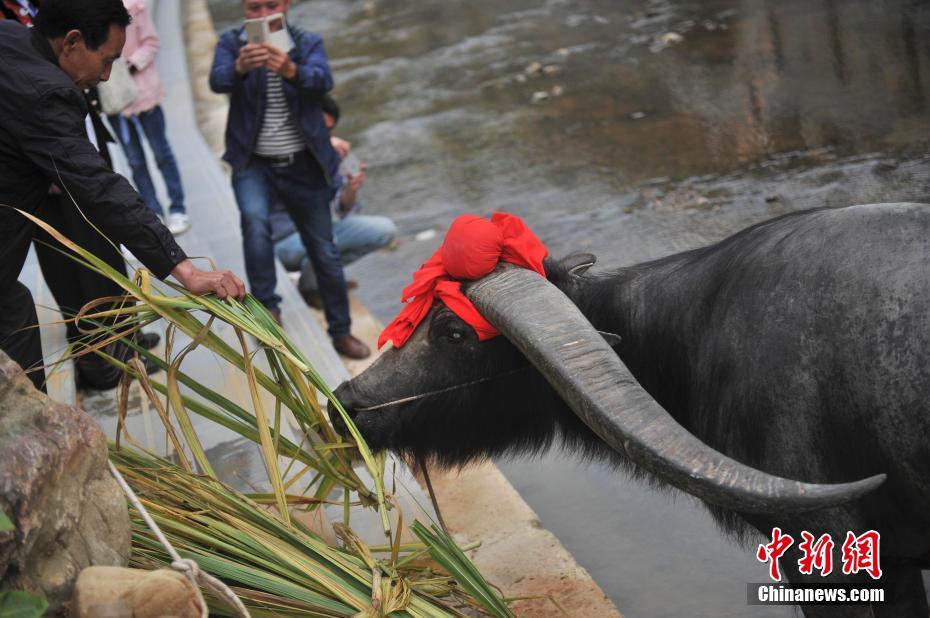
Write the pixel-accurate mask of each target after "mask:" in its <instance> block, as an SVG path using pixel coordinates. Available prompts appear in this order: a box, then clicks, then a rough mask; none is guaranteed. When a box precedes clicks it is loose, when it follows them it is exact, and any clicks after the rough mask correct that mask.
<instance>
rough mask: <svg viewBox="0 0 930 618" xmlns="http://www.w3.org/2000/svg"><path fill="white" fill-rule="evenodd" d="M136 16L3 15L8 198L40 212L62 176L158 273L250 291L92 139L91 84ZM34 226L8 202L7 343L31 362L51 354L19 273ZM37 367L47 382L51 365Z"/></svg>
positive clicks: (1, 95)
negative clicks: (205, 266) (26, 21)
mask: <svg viewBox="0 0 930 618" xmlns="http://www.w3.org/2000/svg"><path fill="white" fill-rule="evenodd" d="M128 23H129V14H128V13H127V12H126V9H125V8H124V7H123V3H122V0H45V1H44V2H43V3H42V9H41V11H40V12H39V14H38V15H37V16H36V18H35V20H34V25H35V27H34V28H32V29H29V28H26V27H24V26H22V25H21V24H18V23H13V22H11V21H10V20H6V21H2V22H0V204H4V205H7V206H12V207H15V208H18V209H20V210H23V211H25V212H28V213H30V214H36V213H38V212H39V209H40V207H41V206H42V204H43V203H45V202H46V195H47V193H48V190H49V187H50V186H51V185H52V184H57V185H59V186H61V187H63V188H66V189H67V190H68V191H69V192H70V193H71V194H72V195H73V197H74V199H75V200H76V202H77V205H78V206H79V207H80V208H81V209H82V211H83V212H84V214H85V215H86V216H87V218H88V219H89V220H90V221H91V222H92V223H94V224H95V225H96V226H97V227H99V228H100V229H101V230H102V231H103V233H104V234H106V235H107V236H108V237H110V238H111V239H112V240H114V241H116V242H120V243H122V244H124V245H126V246H127V247H128V248H129V249H130V250H131V251H132V252H133V253H134V254H135V255H136V256H137V257H138V258H139V259H140V260H142V262H143V263H144V264H145V265H146V266H147V267H148V268H149V269H150V270H151V271H152V273H153V274H154V275H155V276H157V277H159V278H165V277H167V276H168V275H169V274H170V275H173V276H174V277H175V278H176V279H177V280H178V281H180V282H181V283H182V284H183V285H184V286H186V287H187V288H188V289H189V290H191V291H192V292H194V293H197V294H203V293H211V292H212V293H216V294H217V295H218V296H220V297H221V298H225V297H226V296H230V295H231V296H242V295H243V294H244V292H245V289H244V286H243V284H242V282H241V281H240V280H239V279H238V278H237V277H236V276H235V275H233V274H232V273H230V272H228V271H220V272H206V271H202V270H200V269H198V268H196V267H195V266H194V265H193V264H192V263H191V261H190V260H189V259H187V257H186V255H185V254H184V252H183V251H182V250H181V248H180V247H179V246H178V245H177V243H175V241H174V238H173V237H172V236H171V233H170V232H168V230H167V229H166V228H165V227H164V226H163V225H162V224H161V223H160V222H159V221H158V219H157V218H156V217H155V215H154V214H152V212H151V211H150V210H149V209H148V208H146V207H145V204H144V203H143V201H142V198H141V197H140V196H139V194H138V193H136V192H135V190H133V188H132V187H131V186H130V184H129V183H128V182H127V181H126V179H125V178H123V177H122V176H120V175H118V174H115V173H113V172H112V171H111V170H110V169H109V168H107V166H106V164H105V163H104V161H103V159H102V158H101V156H100V153H99V152H98V151H97V150H96V149H95V148H94V146H93V145H92V144H91V143H90V141H89V140H88V139H87V134H86V132H85V128H84V127H85V125H84V119H85V117H86V116H87V113H88V109H87V103H86V100H85V98H84V94H83V90H85V89H87V88H91V87H93V86H96V85H97V84H98V83H99V82H100V81H102V80H106V79H107V78H108V77H109V74H110V67H111V65H112V63H113V61H114V60H115V59H116V58H117V57H119V54H120V51H121V50H122V47H123V43H124V42H125V38H126V33H125V29H126V25H127V24H128ZM34 232H35V225H34V224H32V223H31V222H29V221H28V220H27V219H26V218H25V217H23V216H22V215H21V214H19V213H17V212H16V211H15V210H13V209H12V208H0V290H3V294H2V295H0V349H3V350H4V351H5V352H6V353H7V354H8V355H9V356H10V357H11V358H13V359H14V360H16V361H17V362H18V363H19V364H20V365H22V366H23V367H24V368H35V367H40V366H41V364H42V350H41V343H40V340H39V333H38V329H36V328H31V327H32V326H35V324H36V314H35V307H34V306H33V303H32V296H31V294H30V293H29V290H28V289H27V288H26V287H25V286H24V285H22V284H21V283H19V282H18V281H17V277H18V276H19V272H20V271H21V269H22V266H23V263H24V262H25V259H26V254H27V252H28V250H29V243H30V241H31V240H32V236H33V234H34ZM30 377H31V378H32V380H33V382H34V383H36V385H37V386H40V387H41V384H42V382H43V381H44V375H43V372H42V371H35V372H33V373H31V374H30Z"/></svg>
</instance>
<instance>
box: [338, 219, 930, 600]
mask: <svg viewBox="0 0 930 618" xmlns="http://www.w3.org/2000/svg"><path fill="white" fill-rule="evenodd" d="M591 263H593V260H590V259H585V258H583V257H582V258H580V259H579V258H578V257H577V256H576V257H571V258H567V259H565V260H562V261H556V260H553V259H547V261H546V264H545V265H546V273H547V277H546V278H543V277H541V276H539V275H537V274H536V273H534V272H531V271H528V270H525V269H520V268H515V267H498V269H497V270H496V271H495V272H493V273H492V274H490V275H488V276H486V277H484V278H483V279H481V280H479V281H476V282H471V283H468V284H466V294H467V296H468V298H469V299H470V300H471V301H472V302H473V303H474V304H475V306H476V307H477V308H478V309H479V310H480V311H481V313H482V315H484V316H485V318H487V319H488V320H489V321H490V322H491V323H493V324H494V325H495V326H497V328H499V329H500V331H501V332H502V333H503V334H504V335H505V337H497V338H494V339H490V340H487V341H479V339H478V338H477V337H476V335H475V333H474V331H472V329H471V328H470V327H469V326H467V325H466V324H465V323H464V322H463V321H462V320H461V319H459V318H458V317H457V316H456V315H455V314H453V313H452V312H451V311H450V310H449V309H448V308H447V307H445V306H443V305H442V304H438V303H437V304H436V305H434V306H433V308H432V309H431V310H430V313H429V315H428V316H427V318H426V320H425V321H424V322H423V323H421V324H420V326H419V328H418V329H417V330H416V332H415V333H414V334H413V336H412V337H411V338H410V340H409V341H407V343H406V344H405V345H404V346H403V347H401V348H399V349H391V350H388V351H387V352H386V353H385V354H384V355H383V356H382V357H381V358H380V359H379V360H378V361H377V362H376V363H375V364H374V365H373V366H372V367H371V368H370V369H368V370H367V371H366V372H364V373H363V374H361V375H360V376H358V377H357V378H355V379H353V380H351V381H349V382H346V383H344V384H343V385H341V386H340V387H339V388H338V389H337V390H336V396H337V398H338V399H339V400H340V401H341V402H342V404H343V405H344V406H345V408H346V410H347V411H348V413H349V414H350V416H351V417H352V418H353V420H354V422H355V423H356V425H357V426H358V428H359V429H360V431H361V433H362V435H363V436H364V437H365V439H366V440H367V441H368V443H369V444H370V445H371V446H372V447H373V448H375V449H384V448H386V449H391V450H393V451H396V452H398V453H400V454H402V455H405V456H417V457H425V458H427V459H428V460H431V461H433V462H436V463H437V464H440V465H444V466H451V465H459V464H464V463H467V462H469V461H471V460H474V459H475V458H480V457H488V456H497V455H502V454H514V453H534V452H538V451H540V450H541V449H544V448H547V447H549V446H550V445H551V444H552V443H553V442H554V441H556V439H557V438H558V439H559V440H560V441H561V442H562V444H563V446H564V448H565V449H567V450H568V451H571V452H576V453H578V454H579V455H580V456H582V457H589V458H602V459H604V460H607V461H609V462H611V463H614V464H617V465H619V466H623V467H624V468H626V469H628V470H630V471H631V472H632V473H633V474H634V475H637V476H642V477H645V478H646V479H648V480H650V481H651V482H653V483H654V484H655V485H657V486H663V485H666V486H667V485H671V486H674V487H677V488H679V489H681V490H683V491H685V492H688V493H690V494H692V495H694V496H697V497H698V498H700V499H701V500H703V501H704V502H705V503H706V504H707V506H708V508H709V509H710V511H711V513H712V515H713V517H714V518H715V519H716V521H717V522H718V523H719V524H720V525H721V526H722V527H723V528H724V529H725V530H727V531H729V532H730V533H732V534H733V535H734V536H735V537H736V538H739V539H743V540H747V539H753V540H755V541H758V540H759V537H758V533H757V532H755V531H760V532H762V533H763V534H764V535H765V536H766V537H769V536H770V535H771V532H772V529H773V528H774V527H775V526H778V527H780V528H781V530H782V531H783V532H785V533H788V534H790V535H791V536H793V537H794V538H795V539H797V542H800V540H801V532H802V531H805V530H806V531H809V532H811V533H814V534H815V535H817V536H819V535H821V534H823V533H829V534H831V535H832V538H833V539H834V540H835V541H836V548H837V551H839V548H840V545H841V544H842V542H843V540H844V539H845V537H846V533H847V532H848V531H852V532H855V533H856V534H860V533H863V532H865V531H867V530H877V531H879V532H880V533H881V545H880V550H881V555H880V558H881V566H882V569H883V572H884V576H883V578H882V580H881V581H882V582H883V583H885V584H890V585H887V586H886V587H887V588H888V590H889V593H890V595H891V596H892V599H891V602H889V603H885V604H875V605H874V606H864V605H857V606H851V605H847V606H842V607H838V606H817V605H806V606H804V607H803V610H804V613H805V615H807V616H873V615H874V616H895V617H902V616H920V617H921V618H926V617H927V615H928V606H927V600H926V594H925V592H924V588H923V583H922V579H921V572H920V569H921V568H925V567H926V566H927V563H928V559H930V480H928V479H927V473H928V472H930V205H925V204H872V205H865V206H852V207H848V208H842V209H824V210H815V211H809V212H804V213H796V214H791V215H787V216H783V217H779V218H776V219H773V220H770V221H766V222H764V223H761V224H758V225H755V226H753V227H750V228H748V229H746V230H743V231H742V232H739V233H737V234H735V235H733V236H731V237H729V238H727V239H725V240H723V241H721V242H719V243H716V244H714V245H710V246H707V247H704V248H700V249H696V250H693V251H688V252H685V253H681V254H677V255H673V256H670V257H666V258H663V259H659V260H655V261H652V262H648V263H645V264H640V265H636V266H632V267H629V268H621V269H619V270H613V271H610V272H597V273H592V272H590V271H587V268H588V266H589V265H590V264H591ZM547 279H548V280H547ZM330 412H331V417H332V418H333V420H334V423H335V424H336V426H337V427H339V428H341V430H344V429H345V428H344V425H342V422H341V421H340V418H339V415H338V414H335V413H334V412H333V410H332V409H331V411H330ZM883 475H887V477H885V476H883ZM788 479H800V480H803V481H804V482H803V483H802V482H798V481H792V480H788ZM883 481H884V482H883ZM789 556H790V554H786V557H785V558H784V559H783V560H782V561H781V568H782V572H784V573H785V574H786V575H787V577H788V579H789V580H791V581H795V582H801V581H810V579H809V578H808V577H806V576H804V575H801V574H800V573H799V572H798V565H797V560H796V558H797V556H792V557H790V558H789ZM836 562H837V566H836V568H834V570H833V573H832V574H831V575H829V576H827V577H821V576H819V574H817V573H816V572H815V575H814V577H813V580H814V581H816V582H818V583H825V582H845V583H850V582H862V581H869V578H868V576H867V575H866V574H865V573H859V574H857V575H850V576H844V575H843V574H842V572H841V569H840V568H839V560H838V559H837V560H836ZM757 580H758V578H757Z"/></svg>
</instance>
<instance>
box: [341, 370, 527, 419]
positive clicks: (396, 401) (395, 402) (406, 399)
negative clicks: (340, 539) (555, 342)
mask: <svg viewBox="0 0 930 618" xmlns="http://www.w3.org/2000/svg"><path fill="white" fill-rule="evenodd" d="M530 368H532V365H526V366H525V367H517V368H516V369H511V370H509V371H504V372H502V373H497V374H494V375H493V376H488V377H486V378H479V379H477V380H472V381H471V382H465V383H464V384H456V385H455V386H449V387H447V388H440V389H439V390H435V391H429V392H427V393H421V394H419V395H412V396H410V397H404V398H403V399H394V400H393V401H387V402H385V403H379V404H378V405H376V406H368V407H367V408H355V409H354V410H355V411H356V412H371V411H372V410H380V409H381V408H386V407H388V406H396V405H398V404H401V403H407V402H409V401H417V400H418V399H423V398H424V397H433V396H435V395H441V394H443V393H449V392H451V391H457V390H459V389H463V388H468V387H469V386H474V385H475V384H481V383H482V382H490V381H491V380H497V379H499V378H505V377H507V376H509V375H513V374H515V373H519V372H521V371H525V370H527V369H530Z"/></svg>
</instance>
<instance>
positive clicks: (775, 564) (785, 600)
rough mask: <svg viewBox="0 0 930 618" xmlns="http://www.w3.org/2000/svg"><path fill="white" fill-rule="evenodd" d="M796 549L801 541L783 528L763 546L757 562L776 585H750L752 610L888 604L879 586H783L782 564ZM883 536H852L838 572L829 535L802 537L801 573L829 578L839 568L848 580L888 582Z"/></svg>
mask: <svg viewBox="0 0 930 618" xmlns="http://www.w3.org/2000/svg"><path fill="white" fill-rule="evenodd" d="M793 546H795V539H794V537H792V536H791V535H789V534H785V533H783V532H782V531H781V528H773V529H772V537H771V541H770V542H768V543H765V544H761V545H759V547H758V549H757V550H756V559H757V560H758V561H759V562H761V563H763V564H768V567H769V573H768V574H769V578H770V579H771V580H772V581H773V582H776V583H774V584H772V583H763V584H759V583H751V584H748V585H747V602H748V603H749V604H750V605H793V604H796V603H803V604H805V605H807V604H813V605H832V604H845V603H884V602H885V601H886V592H887V591H886V589H885V587H884V586H880V585H878V584H868V583H865V584H863V583H856V584H839V583H829V584H827V583H824V584H817V583H803V584H790V585H789V584H787V583H784V582H783V578H782V573H781V569H780V567H779V560H787V559H789V557H793V556H792V554H789V550H790V549H791V548H792V547H793ZM880 546H881V535H880V534H879V533H878V532H877V531H875V530H869V531H867V532H864V533H862V534H858V535H857V534H856V533H854V532H847V533H846V538H845V540H844V541H843V544H842V546H841V547H840V548H839V555H840V564H838V565H836V567H834V553H835V549H836V543H835V542H834V541H833V538H832V537H831V536H830V535H829V534H822V535H820V536H819V537H817V536H815V535H813V534H811V533H810V532H807V531H806V530H805V531H803V532H801V540H800V542H799V543H798V544H797V546H796V547H797V549H796V552H792V553H799V554H800V557H799V558H798V559H797V564H798V572H800V573H801V574H803V575H814V574H815V573H816V574H819V575H820V576H821V577H826V576H828V575H830V574H831V573H833V571H834V568H836V569H837V570H841V571H842V573H843V575H856V574H858V573H865V574H867V575H868V576H869V577H871V578H872V579H873V580H874V581H876V582H877V581H878V580H880V579H881V577H882V567H881V559H880Z"/></svg>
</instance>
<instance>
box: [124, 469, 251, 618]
mask: <svg viewBox="0 0 930 618" xmlns="http://www.w3.org/2000/svg"><path fill="white" fill-rule="evenodd" d="M107 465H108V466H109V467H110V473H111V474H112V475H113V478H115V479H116V482H117V483H119V486H120V487H121V488H122V489H123V492H124V493H125V494H126V495H127V496H128V497H129V501H130V502H132V506H133V507H135V509H136V511H138V513H139V514H140V515H142V519H144V520H145V523H146V524H148V527H149V528H150V529H151V530H152V532H154V533H155V536H156V537H157V538H158V540H159V541H160V542H161V544H162V546H163V547H164V548H165V551H167V552H168V555H169V556H171V568H172V569H174V570H175V571H179V572H181V573H183V574H184V575H185V576H187V579H189V580H190V581H191V583H192V584H194V589H195V590H196V591H197V600H198V601H200V618H209V612H208V611H207V603H206V601H204V599H203V594H201V592H200V587H201V586H203V587H204V588H206V589H207V590H209V591H210V593H211V594H212V595H213V596H215V597H216V598H217V599H219V600H220V601H222V602H224V603H225V604H226V605H227V606H228V607H230V608H232V609H233V610H235V612H236V613H237V614H238V615H239V616H240V617H241V618H251V615H250V614H249V610H247V609H246V608H245V605H243V604H242V601H241V600H240V599H239V597H237V596H236V594H235V593H234V592H233V591H232V590H230V589H229V587H228V586H227V585H226V584H224V583H223V582H221V581H220V580H218V579H217V578H215V577H213V576H212V575H210V574H209V573H207V572H206V571H201V570H200V565H198V564H197V562H195V561H194V560H191V559H189V558H182V557H181V556H180V554H178V552H177V551H176V550H175V549H174V547H173V546H172V545H171V543H170V542H169V541H168V539H167V538H165V535H164V534H163V533H162V531H161V528H159V527H158V524H156V523H155V520H153V519H152V516H151V515H149V512H148V511H146V510H145V507H144V506H142V502H141V501H140V500H139V498H138V497H137V496H136V493H135V492H134V491H133V490H132V488H131V487H130V486H129V484H128V483H127V482H126V479H124V478H123V475H122V474H120V473H119V470H117V469H116V466H114V465H113V462H112V461H110V460H107Z"/></svg>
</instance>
